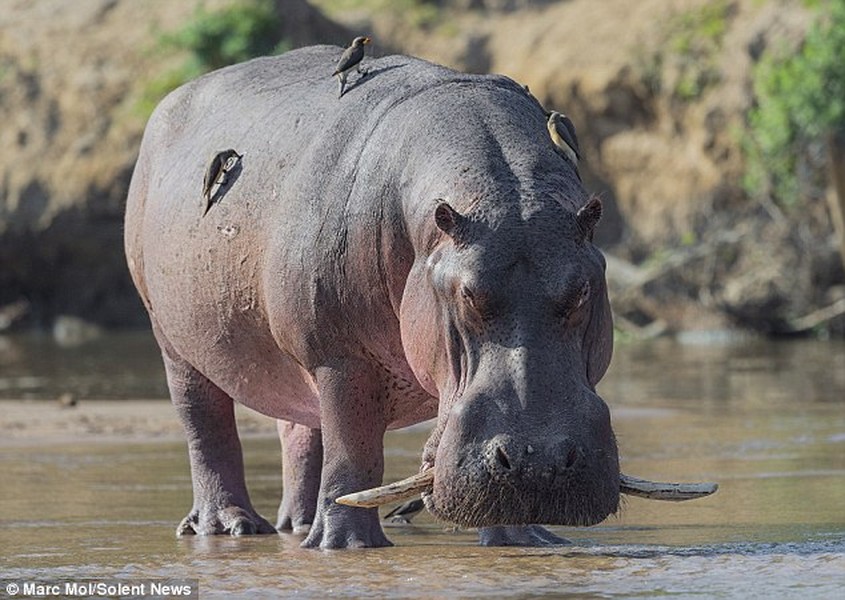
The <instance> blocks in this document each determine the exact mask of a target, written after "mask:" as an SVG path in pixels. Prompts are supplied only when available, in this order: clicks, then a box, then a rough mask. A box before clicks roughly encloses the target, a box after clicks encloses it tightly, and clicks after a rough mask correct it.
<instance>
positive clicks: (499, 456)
mask: <svg viewBox="0 0 845 600" xmlns="http://www.w3.org/2000/svg"><path fill="white" fill-rule="evenodd" d="M496 460H498V461H499V464H500V465H502V466H503V467H504V468H506V469H510V468H511V463H510V461H509V460H508V455H507V454H505V451H504V450H502V447H501V446H499V447H497V448H496Z"/></svg>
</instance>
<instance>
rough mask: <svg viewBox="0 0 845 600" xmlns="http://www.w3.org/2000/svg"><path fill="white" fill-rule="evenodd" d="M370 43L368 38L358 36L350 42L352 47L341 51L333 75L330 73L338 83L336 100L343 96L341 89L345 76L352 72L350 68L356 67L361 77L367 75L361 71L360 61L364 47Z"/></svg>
mask: <svg viewBox="0 0 845 600" xmlns="http://www.w3.org/2000/svg"><path fill="white" fill-rule="evenodd" d="M371 41H372V40H370V38H368V37H366V36H363V35H359V36H358V37H356V38H355V39H354V40H352V45H351V46H349V48H347V49H346V50H344V51H343V54H342V55H341V57H340V60H339V61H338V62H337V67H336V68H335V70H334V73H332V77H334V76H335V75H336V76H337V80H338V82H340V93H339V94H338V98H340V97H342V96H343V88H344V87H346V75H347V73H349V71H351V70H352V67H355V66H357V67H358V69H357V70H358V72H359V73H361V74H362V75H366V74H367V72H366V71H362V70H361V60H362V59H363V58H364V45H365V44H369V43H370V42H371Z"/></svg>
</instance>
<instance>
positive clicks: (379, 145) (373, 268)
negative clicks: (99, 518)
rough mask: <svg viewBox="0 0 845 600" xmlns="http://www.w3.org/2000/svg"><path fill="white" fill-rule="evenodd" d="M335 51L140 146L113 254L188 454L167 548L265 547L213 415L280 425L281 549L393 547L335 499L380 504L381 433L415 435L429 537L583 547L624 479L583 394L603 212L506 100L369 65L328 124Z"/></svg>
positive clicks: (420, 66) (231, 437)
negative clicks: (256, 537)
mask: <svg viewBox="0 0 845 600" xmlns="http://www.w3.org/2000/svg"><path fill="white" fill-rule="evenodd" d="M341 51H342V49H341V48H336V47H332V46H315V47H309V48H303V49H299V50H295V51H292V52H288V53H287V54H284V55H282V56H278V57H265V58H258V59H255V60H252V61H249V62H246V63H242V64H239V65H235V66H232V67H228V68H224V69H221V70H219V71H216V72H214V73H211V74H209V75H206V76H204V77H201V78H200V79H198V80H196V81H193V82H191V83H188V84H186V85H184V86H182V87H180V88H179V89H177V90H176V91H174V92H172V93H171V94H170V95H168V96H167V97H166V98H165V99H164V100H163V101H162V102H161V104H160V105H159V106H158V108H157V109H156V110H155V112H154V114H153V115H152V117H151V119H150V121H149V124H148V125H147V128H146V132H145V134H144V138H143V142H142V145H141V150H140V155H139V158H138V162H137V165H136V167H135V172H134V175H133V177H132V182H131V186H130V189H129V197H128V202H127V208H126V239H125V243H126V255H127V259H128V264H129V268H130V271H131V274H132V277H133V280H134V282H135V285H136V286H137V288H138V290H139V293H140V295H141V297H142V299H143V302H144V304H145V306H146V308H147V311H148V312H149V317H150V321H151V323H152V328H153V331H154V333H155V337H156V339H157V341H158V343H159V345H160V346H161V350H162V354H163V358H164V365H165V369H166V373H167V381H168V385H169V390H170V393H171V396H172V400H173V404H174V405H175V407H176V409H177V412H178V414H179V417H180V419H181V421H182V423H183V425H184V429H185V432H186V434H187V438H188V447H189V452H190V463H191V475H192V480H193V492H194V504H193V508H192V509H191V511H190V513H189V514H188V516H187V517H186V518H185V519H184V520H183V521H182V523H181V525H180V526H179V528H178V533H181V534H189V533H198V534H211V533H224V532H228V533H232V534H246V533H267V532H273V531H275V529H274V527H273V526H272V525H271V524H270V523H269V522H268V521H267V520H265V519H264V518H262V517H261V516H260V515H259V514H257V512H256V511H255V510H254V508H253V506H252V504H251V503H250V499H249V496H248V494H247V490H246V486H245V483H244V468H243V460H242V455H241V446H240V442H239V439H238V434H237V431H236V426H235V419H234V413H233V402H239V403H241V404H243V405H245V406H248V407H250V408H252V409H254V410H256V411H258V412H261V413H263V414H265V415H269V416H270V417H273V418H275V419H278V424H279V433H280V437H281V444H282V453H283V456H282V465H283V486H284V491H283V499H282V503H281V506H280V509H279V515H278V524H277V527H278V528H279V529H281V530H285V529H292V530H294V531H297V532H305V531H307V532H308V533H307V537H306V538H305V539H304V541H303V545H304V546H305V547H320V548H344V547H367V546H386V545H389V544H390V542H389V541H388V539H387V538H386V537H385V535H384V533H383V531H382V529H381V526H380V523H379V518H378V514H377V511H376V509H372V508H370V509H365V508H353V507H349V506H342V505H340V504H337V503H335V499H336V498H338V497H339V496H342V495H344V494H347V493H350V492H355V491H358V490H361V489H364V488H370V487H373V486H378V485H379V484H381V482H382V474H383V465H384V458H383V435H384V433H385V431H386V430H388V429H395V428H399V427H405V426H407V425H410V424H412V423H417V422H420V421H423V420H425V419H430V418H432V417H436V418H437V419H436V425H435V427H434V429H433V433H432V434H431V436H430V438H429V440H428V442H427V443H426V445H425V448H424V449H423V451H422V458H421V469H423V470H433V474H434V481H433V486H432V487H431V489H430V490H428V491H427V492H426V494H425V503H426V506H427V508H428V509H429V510H430V511H431V512H432V513H433V514H434V515H435V516H436V517H438V518H440V519H443V520H445V521H449V522H453V523H456V524H459V525H461V526H468V527H478V528H480V532H481V541H482V543H488V544H512V543H519V544H547V543H555V542H558V541H560V539H559V538H557V537H556V536H555V535H553V534H552V533H551V532H549V531H547V530H546V529H544V528H542V527H541V526H540V525H541V524H560V525H590V524H595V523H597V522H599V521H602V520H603V519H604V518H605V517H607V516H608V515H610V514H612V513H614V512H615V511H616V510H617V507H618V505H619V493H620V491H619V490H620V473H619V463H618V455H617V448H616V443H615V439H614V434H613V430H612V428H611V422H610V415H609V411H608V408H607V406H606V405H605V403H604V401H603V400H602V399H601V398H600V397H599V396H598V395H597V393H596V384H597V382H598V381H599V380H600V379H601V377H602V376H603V374H604V373H605V370H606V369H607V367H608V363H609V361H610V356H611V348H612V336H613V329H612V324H611V313H610V307H609V304H608V298H607V291H606V284H605V275H604V266H605V263H604V259H603V257H602V254H601V252H600V251H599V250H598V248H596V246H594V245H593V243H592V241H591V240H592V235H593V229H594V227H595V226H596V222H597V220H598V219H599V216H600V214H601V204H600V202H599V201H598V200H597V199H596V198H593V197H591V196H590V195H589V194H588V193H587V192H586V191H585V190H584V188H583V187H582V185H581V183H580V180H579V178H578V176H577V173H576V171H575V166H574V165H573V163H572V162H571V161H569V160H567V159H566V157H565V156H564V155H563V154H562V153H561V152H560V151H559V149H556V147H555V145H554V144H553V143H552V141H551V140H550V138H549V134H548V131H547V127H546V124H547V113H545V112H544V110H543V107H542V106H540V105H539V103H538V102H537V101H536V99H534V98H533V97H532V96H531V95H530V94H529V93H528V92H527V91H526V90H525V89H523V87H521V86H520V85H518V84H517V83H515V82H514V81H512V80H511V79H508V78H507V77H503V76H491V75H468V74H463V73H459V72H456V71H453V70H450V69H447V68H444V67H441V66H438V65H434V64H431V63H428V62H425V61H422V60H418V59H415V58H410V57H406V56H388V57H385V58H380V59H376V60H365V62H366V63H367V65H366V66H367V68H368V72H367V73H366V75H363V76H360V77H359V76H355V77H353V78H351V81H350V85H349V86H348V87H347V89H346V91H345V93H344V95H343V96H342V97H341V98H338V97H337V93H336V89H335V87H336V86H335V83H334V81H333V80H332V79H331V73H332V69H333V68H334V65H335V63H336V62H337V60H338V57H339V56H340V54H341ZM225 148H231V149H233V150H234V151H235V152H234V153H230V154H229V156H230V157H233V158H234V161H232V160H231V159H230V161H229V163H235V164H229V167H230V168H229V169H228V171H227V172H226V173H225V177H224V178H223V179H221V180H218V181H216V184H217V185H216V187H217V189H216V191H214V192H213V194H212V196H213V197H211V198H210V199H209V198H207V197H206V194H204V190H203V177H204V176H205V175H206V170H207V166H208V164H209V159H210V157H212V156H214V153H215V152H217V151H219V150H222V149H225Z"/></svg>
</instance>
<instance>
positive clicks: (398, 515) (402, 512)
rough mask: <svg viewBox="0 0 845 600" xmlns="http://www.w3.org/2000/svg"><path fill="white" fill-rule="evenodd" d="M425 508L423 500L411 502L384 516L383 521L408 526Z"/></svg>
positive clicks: (418, 499) (417, 499)
mask: <svg viewBox="0 0 845 600" xmlns="http://www.w3.org/2000/svg"><path fill="white" fill-rule="evenodd" d="M424 508H425V504H424V503H423V501H422V498H416V499H414V500H409V501H408V502H405V503H404V504H400V505H399V506H397V507H396V508H394V509H393V510H391V511H390V512H389V513H387V514H386V515H384V518H383V520H384V521H389V522H390V523H402V524H405V525H407V524H408V523H410V522H411V518H413V517H415V516H416V515H418V514H419V513H420V512H422V509H424Z"/></svg>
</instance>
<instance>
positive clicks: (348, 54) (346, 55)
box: [332, 46, 364, 76]
mask: <svg viewBox="0 0 845 600" xmlns="http://www.w3.org/2000/svg"><path fill="white" fill-rule="evenodd" d="M362 58H364V47H363V46H358V47H357V48H356V47H355V46H352V47H350V48H347V49H346V50H344V51H343V54H342V55H341V57H340V60H339V61H338V63H337V68H335V70H334V73H332V76H334V75H337V74H338V73H343V72H344V71H348V70H349V69H351V68H352V67H354V66H355V65H357V64H358V63H359V62H361V59H362Z"/></svg>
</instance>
